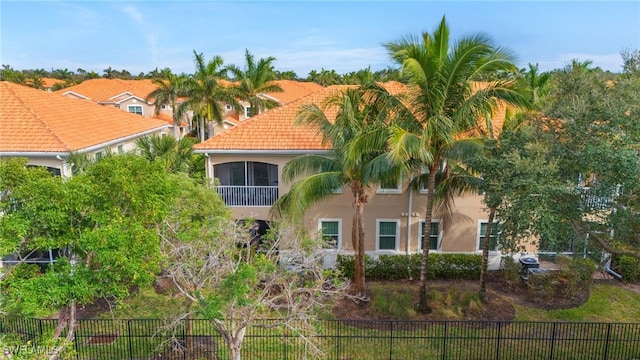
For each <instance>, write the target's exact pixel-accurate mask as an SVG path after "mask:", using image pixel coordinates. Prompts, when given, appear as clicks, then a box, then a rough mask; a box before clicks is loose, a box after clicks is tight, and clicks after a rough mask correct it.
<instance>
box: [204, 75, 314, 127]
mask: <svg viewBox="0 0 640 360" xmlns="http://www.w3.org/2000/svg"><path fill="white" fill-rule="evenodd" d="M273 82H274V83H275V84H278V85H280V87H281V88H282V92H274V93H265V94H261V95H260V96H262V97H263V98H265V99H271V100H274V101H276V102H277V103H278V104H279V105H280V106H282V105H286V104H288V103H290V102H292V101H294V100H298V99H300V98H302V97H305V96H307V95H309V94H312V93H315V92H318V91H321V90H322V89H323V87H322V86H321V85H319V84H316V83H313V82H304V81H295V80H274V81H273ZM223 84H224V85H225V86H233V84H234V83H233V82H224V83H223ZM240 104H241V105H242V106H243V111H242V112H241V113H238V112H236V111H235V110H233V108H232V106H231V105H230V104H225V107H226V111H227V112H226V113H225V114H224V117H223V118H224V120H223V122H222V125H218V124H215V125H214V134H219V133H221V132H225V131H227V130H228V129H231V128H233V127H235V126H237V125H238V124H240V123H242V122H243V121H245V120H247V119H249V118H250V117H251V116H250V114H251V107H250V106H249V103H248V102H245V101H240ZM264 111H265V110H261V111H260V112H261V113H262V112H264ZM254 116H255V115H254Z"/></svg>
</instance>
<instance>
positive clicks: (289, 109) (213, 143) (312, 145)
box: [194, 83, 404, 151]
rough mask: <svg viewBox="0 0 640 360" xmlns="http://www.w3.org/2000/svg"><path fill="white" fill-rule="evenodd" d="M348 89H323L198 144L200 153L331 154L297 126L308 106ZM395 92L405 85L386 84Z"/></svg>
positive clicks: (314, 136)
mask: <svg viewBox="0 0 640 360" xmlns="http://www.w3.org/2000/svg"><path fill="white" fill-rule="evenodd" d="M347 87H348V86H346V85H334V86H329V87H326V88H321V89H320V91H318V92H315V93H311V94H309V95H307V96H305V97H303V98H301V99H298V100H295V101H293V102H290V103H289V104H287V105H283V106H280V107H277V108H274V109H271V110H269V111H266V112H264V113H262V114H259V115H256V116H253V117H251V118H250V119H248V120H246V121H243V122H242V123H240V124H239V125H238V126H236V127H235V128H233V129H230V130H229V131H226V132H223V133H220V134H218V135H215V136H213V137H212V138H210V139H208V140H206V141H204V142H202V143H199V144H196V145H195V146H194V149H196V150H266V151H268V150H273V151H287V150H328V149H330V148H331V145H330V144H323V143H322V138H321V137H320V136H319V135H318V134H316V133H315V132H314V130H313V129H312V128H310V127H308V126H295V125H294V122H295V119H296V116H297V115H298V110H299V109H300V107H301V106H302V105H304V104H322V102H323V101H324V100H325V99H326V98H327V96H329V95H331V94H333V93H335V92H336V91H341V90H343V89H345V88H347ZM385 87H387V89H388V90H389V91H390V92H392V93H395V92H396V91H400V90H401V89H403V88H404V85H402V84H400V83H385ZM336 113H337V109H329V110H328V111H325V114H326V115H327V117H328V118H329V119H330V120H332V119H334V118H335V116H336Z"/></svg>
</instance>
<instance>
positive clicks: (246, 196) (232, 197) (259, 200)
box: [216, 186, 278, 206]
mask: <svg viewBox="0 0 640 360" xmlns="http://www.w3.org/2000/svg"><path fill="white" fill-rule="evenodd" d="M216 190H217V191H218V194H220V197H222V200H224V203H225V204H227V205H228V206H271V205H273V203H274V202H275V201H276V200H277V199H278V187H277V186H216Z"/></svg>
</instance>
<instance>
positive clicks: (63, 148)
mask: <svg viewBox="0 0 640 360" xmlns="http://www.w3.org/2000/svg"><path fill="white" fill-rule="evenodd" d="M165 127H167V123H166V122H164V121H162V120H157V119H149V118H144V117H142V116H139V115H135V114H131V113H128V112H126V111H122V110H119V109H116V108H114V107H106V106H102V105H98V104H96V103H94V102H92V101H87V100H79V99H72V98H68V97H66V96H62V95H60V94H57V93H49V92H46V91H40V90H35V89H32V88H29V87H26V86H22V85H18V84H14V83H11V82H6V81H3V82H0V152H69V151H77V150H82V149H84V148H87V147H91V146H94V145H99V144H102V143H105V142H108V141H111V140H117V139H120V138H123V137H127V136H131V135H135V134H141V133H144V132H146V131H150V130H154V129H158V130H159V129H162V128H165Z"/></svg>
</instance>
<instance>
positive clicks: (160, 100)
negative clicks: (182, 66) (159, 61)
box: [147, 68, 185, 138]
mask: <svg viewBox="0 0 640 360" xmlns="http://www.w3.org/2000/svg"><path fill="white" fill-rule="evenodd" d="M151 82H152V83H153V84H154V85H156V86H157V88H156V89H155V90H153V91H152V92H151V93H149V95H147V101H148V102H153V105H154V106H155V110H154V114H155V115H158V114H160V111H161V109H162V105H170V106H171V114H172V118H173V136H174V137H176V138H177V137H178V136H179V129H180V120H181V118H180V117H178V108H177V107H176V101H177V100H178V98H179V97H180V96H181V95H182V94H183V93H184V82H185V78H184V77H180V76H177V75H175V74H173V73H172V72H171V69H169V68H166V69H163V70H162V77H159V78H154V79H152V80H151Z"/></svg>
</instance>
